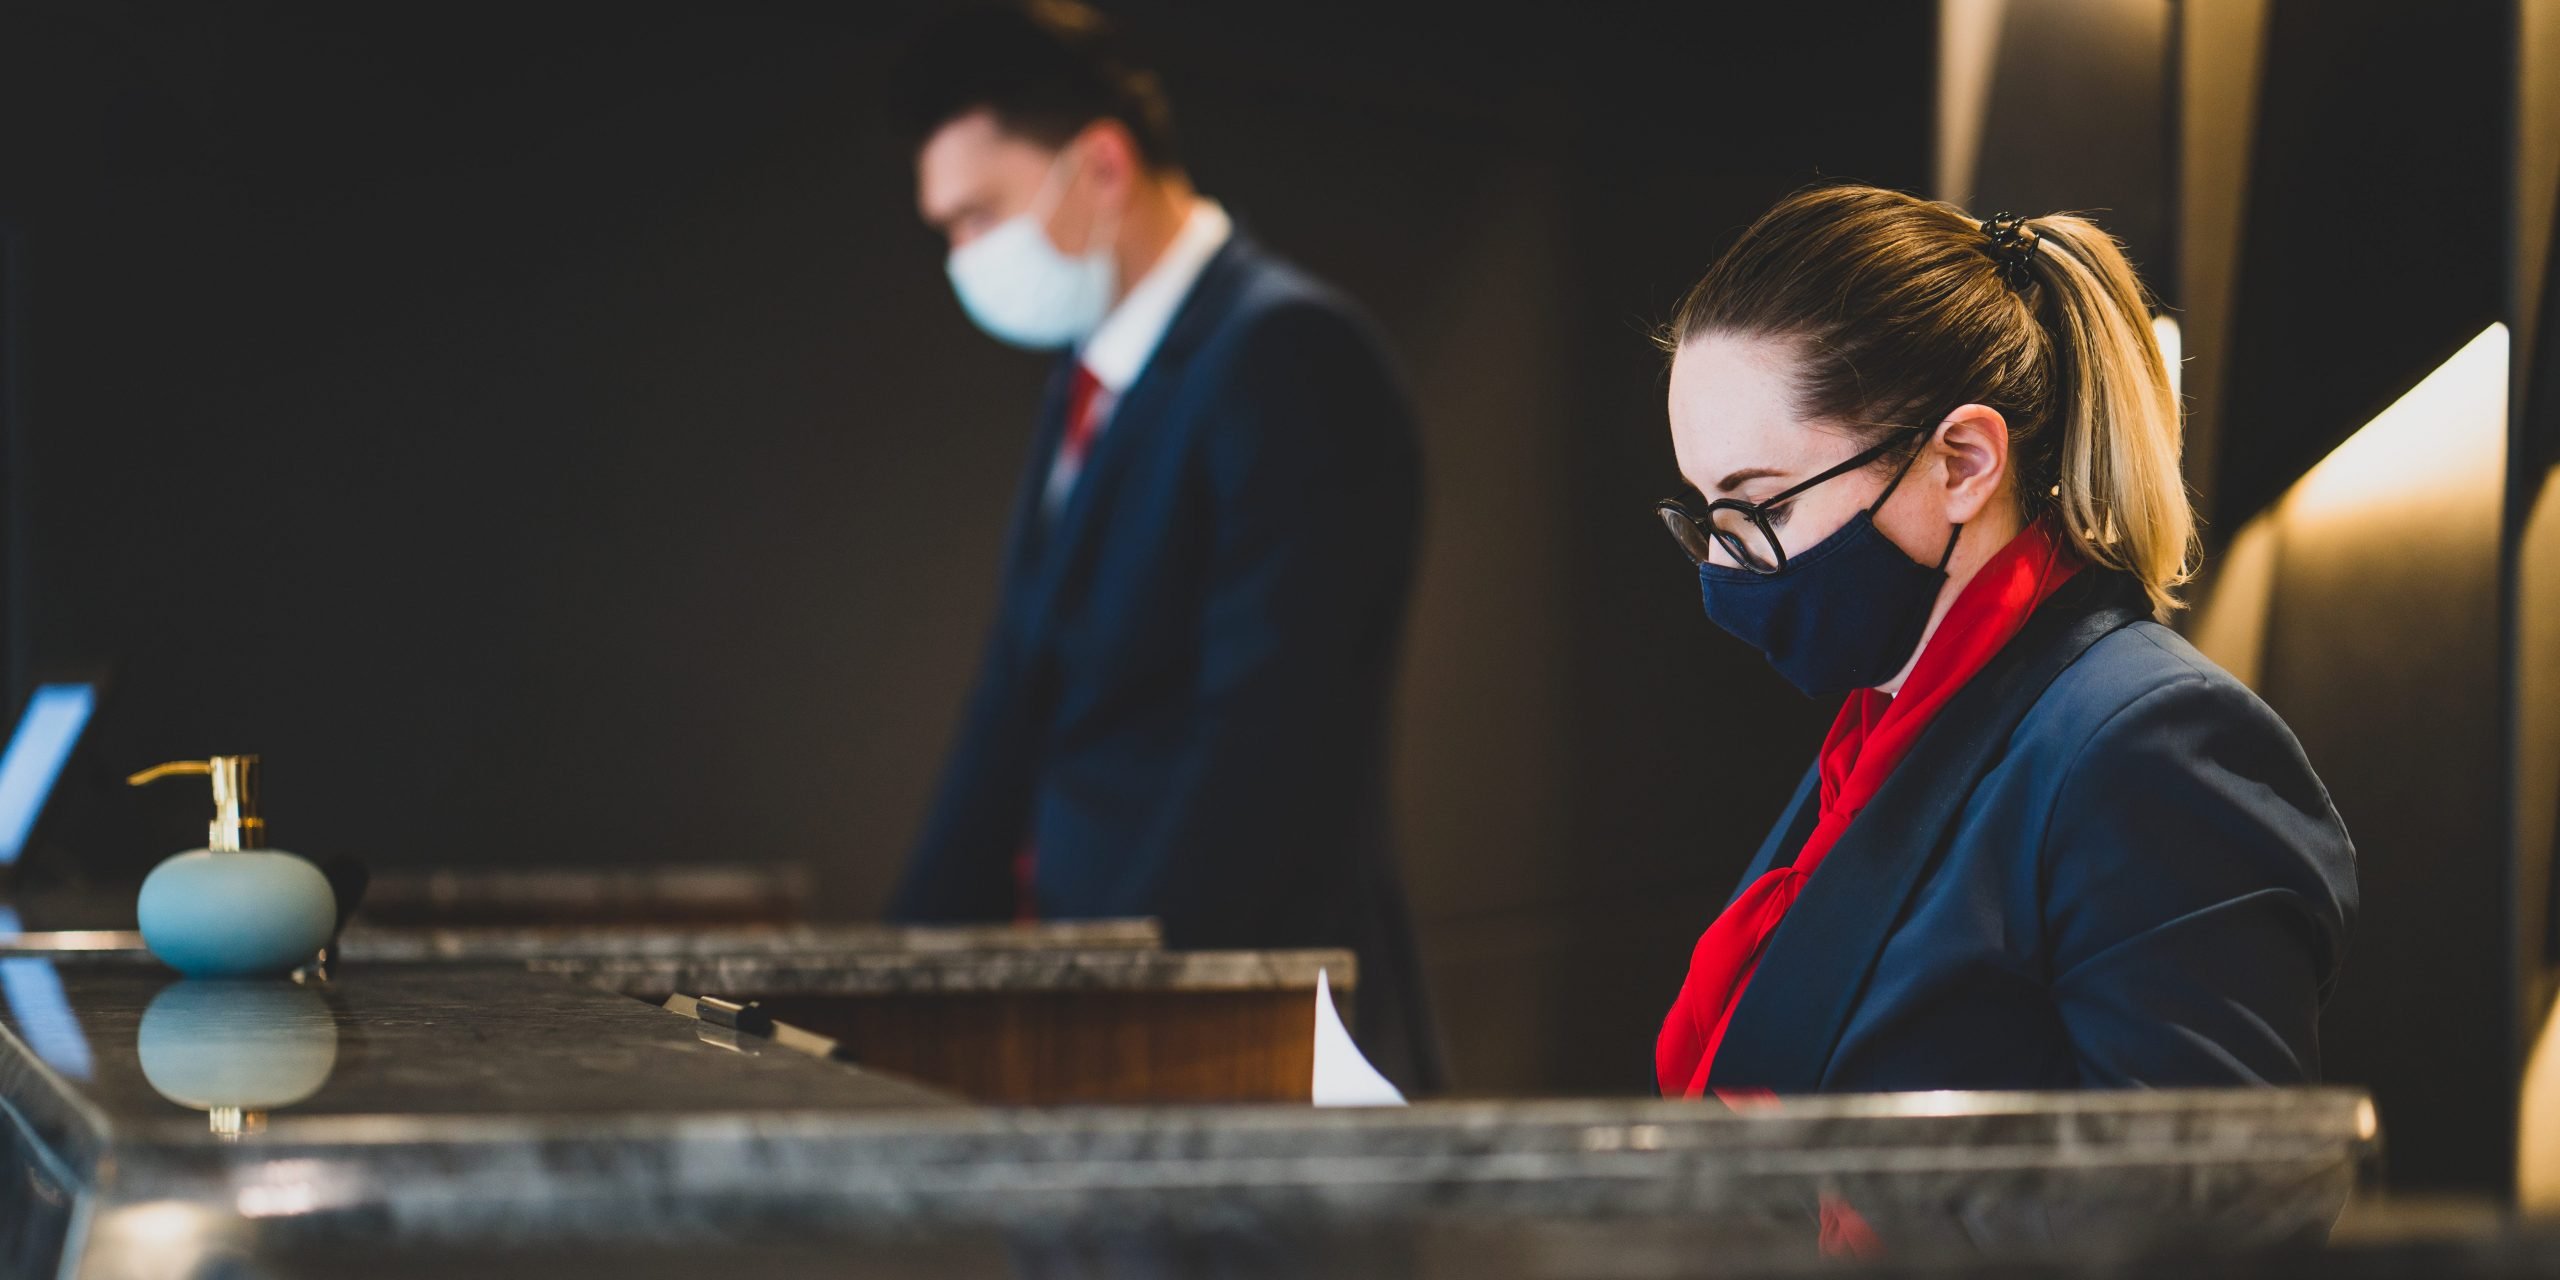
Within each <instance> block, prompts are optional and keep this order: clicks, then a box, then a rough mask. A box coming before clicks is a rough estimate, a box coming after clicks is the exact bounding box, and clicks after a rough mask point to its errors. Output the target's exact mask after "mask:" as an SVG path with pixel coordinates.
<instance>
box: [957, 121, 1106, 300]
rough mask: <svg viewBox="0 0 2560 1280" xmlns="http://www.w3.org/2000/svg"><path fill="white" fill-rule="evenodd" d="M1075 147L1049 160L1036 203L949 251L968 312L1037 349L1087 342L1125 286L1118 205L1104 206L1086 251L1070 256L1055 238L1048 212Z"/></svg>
mask: <svg viewBox="0 0 2560 1280" xmlns="http://www.w3.org/2000/svg"><path fill="white" fill-rule="evenodd" d="M1076 156H1077V152H1076V151H1075V150H1074V149H1073V148H1069V149H1068V150H1065V151H1061V152H1059V153H1058V156H1057V158H1056V159H1055V160H1053V161H1051V162H1050V165H1049V174H1048V177H1047V179H1046V180H1044V181H1043V182H1042V183H1041V185H1040V194H1039V195H1038V196H1036V197H1035V198H1033V200H1032V202H1031V207H1030V208H1028V209H1025V210H1023V211H1022V212H1020V213H1018V214H1015V215H1014V216H1012V217H1010V218H1007V219H1005V220H1004V221H1003V222H1001V223H998V224H997V225H996V226H995V227H994V228H993V229H992V230H989V231H988V232H987V233H986V234H984V235H981V236H979V237H977V238H976V239H974V240H971V241H970V242H969V243H967V244H965V245H962V246H960V247H959V248H956V249H953V250H952V251H951V257H950V259H949V260H948V261H947V262H946V264H945V269H946V271H947V273H948V274H949V275H950V277H951V289H952V292H954V293H956V294H958V295H959V297H960V306H961V309H962V310H965V311H967V312H968V313H969V318H970V319H971V320H972V321H975V322H976V323H977V326H978V327H979V328H981V329H984V330H986V332H987V334H988V336H990V337H992V338H994V339H996V340H997V341H999V342H1003V343H1007V344H1010V345H1012V346H1017V347H1024V348H1029V349H1032V350H1054V349H1056V348H1059V347H1066V346H1072V345H1074V344H1075V343H1078V342H1081V341H1083V340H1084V339H1085V338H1086V336H1088V335H1090V334H1091V333H1092V332H1093V331H1094V330H1095V329H1096V328H1097V327H1099V326H1100V325H1101V324H1102V320H1103V317H1104V316H1106V315H1109V314H1110V312H1111V303H1112V298H1113V295H1114V293H1115V292H1117V289H1118V285H1119V264H1118V262H1117V260H1116V257H1115V255H1114V254H1113V251H1112V241H1113V239H1114V237H1115V236H1116V234H1117V232H1118V229H1119V214H1118V211H1117V210H1110V209H1106V210H1104V211H1102V213H1101V214H1100V215H1099V216H1100V218H1101V220H1100V221H1098V222H1097V223H1096V224H1095V225H1094V227H1093V233H1092V234H1091V235H1090V236H1089V237H1087V239H1086V241H1085V244H1086V248H1085V251H1084V252H1083V253H1081V254H1075V255H1069V254H1066V253H1063V252H1061V251H1060V250H1059V249H1058V247H1057V246H1056V245H1055V244H1052V243H1050V240H1049V232H1048V230H1047V226H1048V222H1049V218H1050V216H1051V215H1052V214H1053V213H1055V212H1056V211H1057V207H1058V201H1059V199H1060V198H1061V197H1062V196H1063V194H1064V193H1065V190H1066V187H1067V183H1068V181H1069V180H1070V179H1071V178H1072V177H1073V176H1074V173H1075V164H1076V163H1077V161H1073V160H1071V157H1076Z"/></svg>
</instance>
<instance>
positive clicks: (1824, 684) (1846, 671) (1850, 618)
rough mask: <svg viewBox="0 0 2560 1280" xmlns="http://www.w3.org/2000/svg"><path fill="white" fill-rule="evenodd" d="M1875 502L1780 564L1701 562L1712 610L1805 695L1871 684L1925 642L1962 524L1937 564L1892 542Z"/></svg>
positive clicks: (1702, 584)
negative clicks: (1752, 567) (1766, 569)
mask: <svg viewBox="0 0 2560 1280" xmlns="http://www.w3.org/2000/svg"><path fill="white" fill-rule="evenodd" d="M1897 479H1898V477H1897ZM1886 496H1887V497H1890V496H1892V490H1890V489H1887V490H1886ZM1882 505H1884V500H1883V499H1882V498H1879V499H1877V500H1876V506H1882ZM1875 511H1876V508H1875V507H1869V508H1867V509H1866V510H1864V511H1861V512H1859V513H1858V514H1856V515H1854V516H1851V517H1849V523H1847V524H1844V525H1842V526H1840V528H1839V529H1838V530H1836V531H1834V532H1833V533H1832V534H1831V536H1829V537H1827V538H1824V539H1823V540H1822V541H1820V542H1817V543H1815V544H1814V545H1812V546H1811V547H1808V548H1806V549H1805V550H1804V552H1803V553H1802V554H1800V555H1791V556H1788V557H1787V562H1786V566H1785V567H1784V568H1781V569H1780V570H1778V571H1777V572H1776V573H1753V572H1751V571H1749V570H1747V569H1728V568H1725V567H1723V566H1721V565H1713V564H1702V565H1699V566H1698V589H1699V591H1700V593H1701V594H1702V595H1703V596H1704V597H1705V599H1706V605H1707V617H1708V618H1709V619H1711V620H1713V621H1714V622H1715V624H1716V625H1717V626H1719V627H1722V628H1724V629H1725V630H1727V631H1730V632H1732V633H1733V635H1734V637H1735V638H1736V639H1739V640H1741V641H1742V642H1743V643H1744V644H1747V645H1750V646H1751V647H1753V648H1755V649H1758V650H1759V651H1760V652H1761V653H1763V654H1765V655H1767V657H1768V659H1769V665H1770V666H1773V667H1776V668H1777V669H1778V674H1779V675H1782V676H1785V677H1786V678H1787V683H1789V684H1792V685H1794V686H1795V687H1796V688H1798V689H1801V690H1803V691H1804V693H1805V695H1806V696H1807V697H1814V698H1821V697H1830V696H1834V695H1838V694H1843V693H1847V692H1849V691H1850V690H1852V689H1869V688H1873V687H1875V686H1876V685H1877V684H1878V683H1880V682H1882V681H1884V680H1886V679H1889V678H1891V677H1892V675H1893V673H1894V672H1896V671H1900V670H1901V669H1902V664H1903V663H1906V662H1909V661H1910V660H1911V651H1912V650H1914V649H1917V648H1919V647H1920V633H1921V632H1922V631H1924V630H1926V629H1927V628H1928V625H1929V609H1930V606H1932V605H1934V604H1936V603H1937V600H1938V591H1939V589H1940V588H1941V587H1944V586H1945V585H1946V581H1947V561H1949V560H1951V559H1953V558H1954V557H1955V553H1956V538H1957V536H1958V535H1961V534H1962V533H1963V532H1964V526H1963V525H1957V526H1955V528H1954V530H1953V531H1952V532H1950V533H1949V534H1948V535H1947V551H1946V555H1944V556H1942V557H1940V558H1939V560H1938V563H1937V565H1936V567H1934V568H1933V567H1931V566H1929V565H1925V564H1922V563H1920V562H1919V561H1917V560H1914V559H1912V558H1911V557H1909V556H1907V555H1904V554H1903V553H1902V548H1900V547H1897V546H1895V545H1893V539H1891V538H1888V537H1886V536H1884V532H1883V531H1882V530H1880V529H1878V528H1876V524H1875Z"/></svg>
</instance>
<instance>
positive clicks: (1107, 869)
mask: <svg viewBox="0 0 2560 1280" xmlns="http://www.w3.org/2000/svg"><path fill="white" fill-rule="evenodd" d="M1073 367H1074V363H1073V359H1072V357H1070V358H1068V359H1064V360H1061V361H1060V363H1059V367H1058V370H1057V372H1056V374H1055V376H1053V377H1052V379H1051V382H1050V387H1049V393H1048V397H1047V404H1046V407H1045V408H1044V409H1043V410H1042V413H1041V416H1040V429H1039V435H1038V440H1037V443H1036V445H1035V447H1034V448H1033V449H1032V451H1031V455H1030V459H1029V462H1028V465H1027V466H1026V468H1025V470H1024V472H1023V476H1022V480H1021V483H1020V485H1019V489H1018V495H1017V497H1016V498H1015V500H1014V507H1013V517H1012V531H1011V534H1010V537H1009V539H1008V550H1007V553H1006V559H1005V568H1004V587H1003V593H1002V603H1001V606H1000V609H999V612H998V615H997V618H996V620H995V624H994V627H993V629H992V634H991V635H990V636H989V638H988V641H987V647H986V654H985V657H984V660H983V663H982V666H981V669H980V672H979V675H978V681H977V688H976V691H975V693H974V694H973V696H972V697H971V699H970V701H969V707H968V712H967V716H966V720H965V722H964V725H963V727H962V730H961V732H960V735H959V738H958V740H957V744H956V746H955V748H954V749H953V751H952V754H951V757H950V761H949V765H948V767H947V771H946V773H945V776H944V779H943V783H942V787H941V791H940V794H939V796H938V798H937V799H936V801H935V803H934V806H933V809H932V812H931V815H930V817H929V818H928V820H927V823H926V826H925V830H924V834H923V837H922V840H921V842H920V844H919V846H918V848H917V849H916V851H915V853H914V856H913V859H912V860H911V862H910V863H909V865H908V868H907V874H906V877H905V880H904V882H903V883H902V884H901V886H900V887H899V890H898V892H897V896H896V899H895V901H894V904H893V906H892V908H891V914H892V915H893V916H894V917H896V918H900V919H905V920H911V921H968V920H997V919H1005V918H1009V917H1011V916H1012V915H1013V913H1014V910H1015V882H1014V872H1013V867H1014V862H1015V858H1016V856H1017V855H1018V854H1020V853H1022V852H1023V851H1024V850H1025V849H1026V847H1027V848H1029V849H1032V850H1035V851H1036V856H1035V858H1034V863H1033V865H1034V867H1035V878H1034V882H1033V884H1034V894H1035V897H1036V900H1037V906H1038V912H1039V915H1040V916H1041V917H1042V918H1045V919H1077V918H1094V917H1129V916H1154V917H1156V918H1158V919H1159V920H1161V921H1162V923H1163V926H1164V930H1165V937H1166V942H1167V944H1168V945H1170V946H1175V947H1192V948H1197V947H1312V946H1341V947H1349V948H1353V949H1355V950H1356V951H1357V952H1358V954H1359V961H1360V972H1359V980H1358V985H1357V988H1356V995H1355V998H1354V1007H1355V1011H1356V1013H1357V1015H1358V1023H1359V1026H1360V1030H1361V1033H1362V1038H1363V1040H1364V1043H1365V1044H1366V1045H1367V1047H1368V1048H1369V1049H1370V1051H1371V1053H1372V1054H1373V1055H1374V1056H1376V1057H1377V1059H1378V1061H1379V1066H1380V1067H1381V1068H1382V1069H1385V1070H1387V1071H1388V1072H1389V1073H1390V1074H1391V1075H1395V1076H1399V1077H1400V1078H1401V1079H1402V1080H1403V1081H1404V1082H1405V1083H1407V1084H1408V1085H1422V1086H1425V1087H1428V1086H1429V1085H1430V1084H1432V1083H1435V1081H1434V1079H1433V1077H1434V1076H1435V1075H1436V1056H1435V1055H1434V1054H1433V1053H1432V1052H1431V1050H1430V1036H1429V1031H1428V1025H1427V1019H1426V1017H1425V1016H1424V1013H1423V1010H1422V1007H1421V1001H1420V979H1419V974H1418V971H1417V970H1416V967H1415V964H1414V957H1413V952H1412V941H1411V937H1410V931H1409V926H1408V924H1407V920H1406V913H1405V906H1404V897H1403V892H1402V888H1401V885H1400V882H1399V880H1398V877H1397V873H1396V870H1395V867H1394V865H1393V862H1392V859H1391V856H1390V851H1389V848H1388V844H1387V814H1386V790H1385V772H1386V724H1387V711H1388V705H1387V704H1388V698H1389V693H1390V689H1391V685H1392V681H1393V675H1394V666H1395V662H1396V653H1397V648H1398V641H1399V636H1400V633H1401V631H1402V624H1403V618H1404V613H1405V599H1406V594H1407V586H1408V583H1409V581H1410V579H1411V576H1412V571H1413V560H1414V552H1415V539H1416V535H1417V525H1418V520H1419V507H1420V485H1421V479H1420V463H1419V449H1418V442H1417V436H1416V431H1415V427H1414V422H1413V415H1412V411H1411V409H1410V407H1409V405H1408V403H1407V401H1406V398H1405V396H1404V393H1403V391H1402V389H1401V387H1400V385H1399V383H1398V380H1397V378H1396V376H1395V374H1394V372H1393V370H1392V369H1391V366H1390V362H1389V361H1388V359H1387V357H1386V355H1385V353H1384V351H1383V349H1382V347H1381V344H1380V342H1379V341H1378V339H1377V338H1376V336H1375V335H1374V334H1373V333H1372V331H1371V329H1370V327H1369V325H1368V323H1367V322H1366V321H1365V320H1364V319H1363V318H1362V317H1361V316H1360V314H1359V313H1358V312H1357V311H1356V310H1355V309H1354V308H1353V307H1352V306H1351V305H1350V304H1349V303H1348V302H1347V301H1346V300H1344V299H1343V298H1341V297H1340V296H1338V295H1337V294H1335V293H1333V292H1332V291H1330V290H1329V289H1327V288H1325V287H1324V286H1322V285H1320V284H1319V283H1317V282H1316V281H1314V280H1312V279H1310V278H1308V277H1307V276H1305V275H1304V274H1302V273H1300V272H1298V271H1297V270H1295V269H1293V268H1291V267H1289V266H1288V265H1286V264H1284V263H1282V262H1280V261H1278V260H1277V259H1275V258H1273V257H1271V256H1269V255H1267V254H1265V253H1264V252H1262V251H1261V250H1260V249H1258V248H1257V247H1256V246H1255V245H1253V244H1252V243H1250V242H1249V241H1247V240H1246V239H1245V238H1244V237H1243V236H1242V235H1241V234H1239V235H1237V236H1234V237H1232V238H1230V240H1229V241H1228V243H1227V244H1226V245H1225V246H1224V247H1222V248H1221V249H1220V250H1219V251H1218V253H1217V254H1216V255H1215V256H1214V257H1213V258H1212V259H1211V260H1210V261H1209V263H1208V265H1207V266H1206V267H1205V268H1204V269H1203V270H1202V272H1201V274H1200V276H1199V278H1198V280H1197V281H1196V282H1195V283H1194V285H1193V286H1192V289H1191V292H1190V295H1189V296H1188V297H1187V298H1186V299H1185V300H1184V302H1183V303H1182V305H1181V307H1180V309H1179V310H1178V311H1177V312H1176V313H1175V316H1174V319H1173V321H1172V323H1171V325H1170V326H1169V327H1168V328H1167V329H1166V331H1165V335H1164V338H1163V340H1162V342H1161V344H1160V345H1159V346H1158V347H1157V349H1156V351H1155V353H1154V355H1153V356H1152V357H1151V358H1150V359H1149V360H1148V361H1147V364H1146V366H1145V368H1144V370H1143V371H1142V372H1141V373H1140V374H1139V376H1138V379H1137V381H1136V382H1135V383H1133V384H1131V385H1130V386H1129V387H1128V388H1127V390H1126V391H1125V392H1124V393H1123V394H1122V395H1121V397H1120V399H1119V403H1118V404H1117V405H1116V406H1114V407H1113V409H1112V411H1111V415H1110V418H1109V420H1108V422H1107V424H1106V426H1105V429H1104V430H1103V432H1102V435H1101V437H1100V438H1099V439H1098V440H1097V441H1096V443H1095V444H1094V446H1093V452H1092V454H1091V455H1090V456H1089V457H1088V458H1087V459H1086V460H1085V465H1084V468H1083V472H1082V474H1081V476H1080V477H1079V479H1078V480H1077V482H1076V484H1075V486H1074V488H1073V489H1072V490H1071V491H1070V492H1069V495H1068V497H1067V499H1066V501H1065V503H1064V505H1063V507H1062V508H1061V509H1059V510H1058V511H1057V512H1055V513H1054V515H1053V514H1051V513H1048V512H1044V510H1043V507H1042V495H1043V491H1044V489H1045V487H1046V484H1047V478H1048V474H1049V470H1050V466H1051V462H1052V460H1053V459H1054V458H1055V456H1056V454H1057V450H1058V444H1059V440H1060V438H1061V436H1062V435H1063V433H1064V428H1065V401H1066V392H1067V387H1068V384H1069V376H1070V374H1071V373H1072V371H1073Z"/></svg>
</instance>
